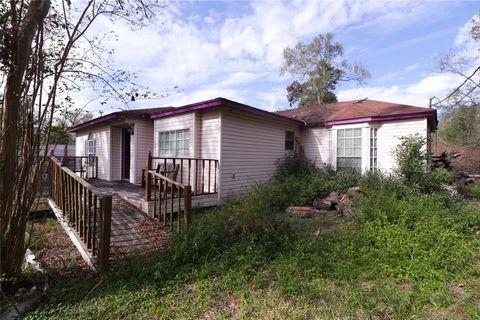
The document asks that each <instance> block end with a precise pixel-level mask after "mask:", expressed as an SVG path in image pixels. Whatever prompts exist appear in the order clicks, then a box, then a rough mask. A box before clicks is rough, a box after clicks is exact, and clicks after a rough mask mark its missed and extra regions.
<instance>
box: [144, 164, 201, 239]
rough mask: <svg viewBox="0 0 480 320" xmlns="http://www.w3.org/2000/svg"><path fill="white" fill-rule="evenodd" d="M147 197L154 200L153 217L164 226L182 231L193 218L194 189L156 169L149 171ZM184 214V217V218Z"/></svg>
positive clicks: (146, 188) (146, 187)
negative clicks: (183, 226)
mask: <svg viewBox="0 0 480 320" xmlns="http://www.w3.org/2000/svg"><path fill="white" fill-rule="evenodd" d="M145 190H146V193H147V198H149V201H150V200H151V201H153V218H154V219H156V220H157V221H158V222H160V223H161V224H162V225H163V226H165V227H168V228H170V229H172V230H173V229H174V228H175V227H176V228H177V231H180V229H181V226H182V220H183V225H185V226H186V225H188V224H190V222H191V219H192V189H191V186H189V185H184V184H182V183H180V182H178V181H175V180H172V179H170V178H168V177H166V176H164V175H161V174H159V173H157V172H155V170H148V171H147V183H146V186H145ZM182 216H183V219H182Z"/></svg>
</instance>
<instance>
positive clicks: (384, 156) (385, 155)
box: [306, 118, 428, 173]
mask: <svg viewBox="0 0 480 320" xmlns="http://www.w3.org/2000/svg"><path fill="white" fill-rule="evenodd" d="M350 128H361V129H362V171H363V172H366V171H368V170H370V128H378V131H377V163H378V169H379V170H381V171H383V172H385V173H389V172H391V171H392V170H393V169H394V167H395V159H394V155H393V152H394V150H395V148H396V146H397V145H398V144H399V142H400V138H401V137H403V136H409V135H414V134H420V135H421V136H422V137H424V138H427V130H428V127H427V119H426V118H422V119H411V120H402V121H388V122H375V123H366V122H365V123H358V124H348V125H337V126H333V127H332V129H331V130H330V138H329V140H330V141H329V142H328V144H329V145H330V164H331V165H332V166H333V167H336V157H337V131H338V130H340V129H350ZM307 130H318V129H317V128H314V129H307ZM312 135H313V133H308V134H307V136H312ZM312 147H313V148H314V147H315V146H314V142H312V143H311V145H310V148H312ZM314 150H315V149H314ZM306 153H307V151H306ZM312 155H313V156H315V155H316V153H312V152H310V156H309V158H310V159H311V160H314V158H312Z"/></svg>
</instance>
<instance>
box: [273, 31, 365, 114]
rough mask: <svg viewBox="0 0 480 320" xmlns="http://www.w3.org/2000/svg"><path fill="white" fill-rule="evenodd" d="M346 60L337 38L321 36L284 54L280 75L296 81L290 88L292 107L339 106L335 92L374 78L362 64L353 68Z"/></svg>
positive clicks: (297, 45)
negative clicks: (328, 104)
mask: <svg viewBox="0 0 480 320" xmlns="http://www.w3.org/2000/svg"><path fill="white" fill-rule="evenodd" d="M342 57H343V46H342V45H341V44H340V43H339V42H334V41H333V34H331V33H326V34H320V35H318V36H316V37H315V38H313V40H312V41H311V42H309V43H303V42H298V43H297V44H296V45H295V46H294V47H293V48H290V47H287V48H285V49H284V51H283V59H284V61H283V65H282V67H281V69H280V74H281V75H284V74H286V73H287V74H289V75H291V76H292V77H293V78H294V81H293V82H292V83H291V84H290V85H289V86H288V87H287V98H288V101H289V102H290V106H298V107H308V106H312V105H317V104H323V103H330V102H336V101H337V96H336V95H335V93H334V92H333V91H334V90H335V88H336V87H337V86H338V85H339V84H340V83H341V82H347V81H356V82H361V81H363V80H364V79H366V78H368V77H370V74H369V72H368V71H367V70H366V69H365V68H364V67H363V66H362V65H361V64H359V63H354V64H350V63H348V62H347V61H346V60H345V59H342Z"/></svg>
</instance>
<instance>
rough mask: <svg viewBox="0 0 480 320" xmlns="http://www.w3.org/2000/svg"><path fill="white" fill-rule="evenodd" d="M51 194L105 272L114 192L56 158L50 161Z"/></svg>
mask: <svg viewBox="0 0 480 320" xmlns="http://www.w3.org/2000/svg"><path fill="white" fill-rule="evenodd" d="M49 176H50V180H49V181H50V183H49V196H50V199H51V200H52V201H53V202H54V203H55V204H56V205H57V206H58V207H59V209H60V210H61V211H62V214H63V216H64V218H65V220H66V221H67V222H68V224H69V226H70V227H71V228H72V229H74V230H75V231H76V233H77V235H78V238H80V240H81V241H82V242H83V244H84V246H85V248H86V249H87V250H88V251H89V252H90V254H91V255H92V256H93V257H97V263H98V266H99V268H100V270H101V271H106V270H107V269H108V263H109V256H110V232H111V218H112V195H111V194H107V193H104V192H102V191H100V190H99V189H97V188H95V187H94V186H92V185H90V184H89V183H88V182H86V181H85V180H83V179H82V178H80V177H79V176H78V175H76V174H75V172H73V171H72V170H71V169H69V168H67V167H65V166H64V164H62V162H61V161H59V160H58V159H56V158H55V157H53V156H52V157H50V160H49Z"/></svg>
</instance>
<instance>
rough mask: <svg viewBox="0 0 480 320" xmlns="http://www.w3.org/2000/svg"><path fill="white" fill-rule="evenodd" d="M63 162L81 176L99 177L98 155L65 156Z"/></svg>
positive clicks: (88, 177) (85, 177)
mask: <svg viewBox="0 0 480 320" xmlns="http://www.w3.org/2000/svg"><path fill="white" fill-rule="evenodd" d="M61 162H62V164H63V165H64V166H65V167H67V168H69V169H70V170H72V171H73V172H75V173H76V174H78V175H79V176H80V177H81V178H84V179H91V178H98V157H96V156H79V157H63V158H61Z"/></svg>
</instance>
